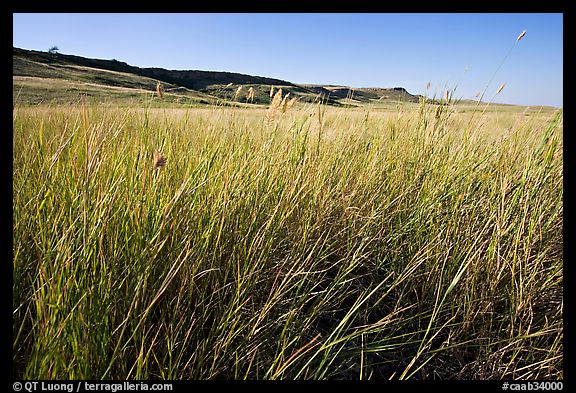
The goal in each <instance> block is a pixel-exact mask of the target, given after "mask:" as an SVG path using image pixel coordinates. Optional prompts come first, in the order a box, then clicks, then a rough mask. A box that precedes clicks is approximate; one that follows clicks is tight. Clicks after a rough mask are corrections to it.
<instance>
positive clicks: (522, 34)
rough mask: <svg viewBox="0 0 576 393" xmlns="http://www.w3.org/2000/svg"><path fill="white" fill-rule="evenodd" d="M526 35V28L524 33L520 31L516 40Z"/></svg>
mask: <svg viewBox="0 0 576 393" xmlns="http://www.w3.org/2000/svg"><path fill="white" fill-rule="evenodd" d="M525 35H526V30H524V31H523V32H522V33H520V35H519V36H518V38H517V39H516V42H518V41H520V40H521V39H522V37H524V36H525Z"/></svg>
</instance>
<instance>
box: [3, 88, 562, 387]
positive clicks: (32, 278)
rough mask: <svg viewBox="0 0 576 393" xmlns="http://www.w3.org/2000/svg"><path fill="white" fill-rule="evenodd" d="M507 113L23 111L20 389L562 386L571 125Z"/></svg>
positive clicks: (18, 200)
mask: <svg viewBox="0 0 576 393" xmlns="http://www.w3.org/2000/svg"><path fill="white" fill-rule="evenodd" d="M24 82H25V81H24V80H23V81H22V83H24ZM499 108H502V107H489V109H488V110H487V111H485V112H484V113H480V111H479V110H473V107H472V106H469V107H464V106H453V105H449V106H436V105H431V104H425V103H422V104H420V105H419V104H404V105H399V106H397V107H394V106H392V107H390V108H371V107H366V108H351V109H345V108H330V107H325V106H322V105H312V104H306V105H297V106H295V107H294V108H291V109H290V110H288V111H286V113H281V112H280V111H276V112H275V113H271V112H270V111H269V110H267V109H265V108H260V109H244V108H229V107H228V108H223V107H217V106H211V107H207V108H204V109H198V108H189V109H186V108H161V107H160V108H151V107H149V106H147V105H141V106H139V107H136V106H134V107H132V108H116V107H115V106H113V105H110V106H106V105H96V104H90V103H88V104H87V105H86V106H84V105H82V103H81V102H80V103H78V104H77V105H56V104H54V105H51V106H47V105H43V106H37V107H34V106H19V105H16V106H15V108H14V111H13V125H14V128H13V256H14V257H13V268H14V269H13V303H12V307H13V318H14V319H13V333H14V340H13V374H14V376H15V378H26V379H52V378H58V379H76V378H81V379H101V378H104V379H390V378H391V379H463V378H465V379H493V378H495V379H499V378H506V379H528V378H538V379H551V380H556V379H560V378H562V377H563V344H562V340H563V322H562V316H563V291H562V288H563V238H562V231H563V227H562V221H563V189H562V184H563V175H562V160H563V157H562V132H563V122H562V112H561V111H553V110H550V109H542V108H540V109H538V110H535V109H531V110H525V109H524V108H520V109H517V108H515V107H509V108H507V109H505V110H502V109H499ZM481 109H482V107H481V108H480V110H481ZM155 151H159V152H160V153H161V154H162V155H163V156H164V157H165V158H166V163H165V165H163V166H158V165H157V167H156V168H154V162H155V161H154V160H155Z"/></svg>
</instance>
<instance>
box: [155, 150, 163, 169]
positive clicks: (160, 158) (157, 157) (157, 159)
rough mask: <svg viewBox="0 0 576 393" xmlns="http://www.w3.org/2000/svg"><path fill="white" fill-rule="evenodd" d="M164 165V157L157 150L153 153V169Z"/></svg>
mask: <svg viewBox="0 0 576 393" xmlns="http://www.w3.org/2000/svg"><path fill="white" fill-rule="evenodd" d="M164 165H166V157H164V156H163V155H162V153H160V152H159V151H158V150H156V152H155V153H154V169H158V168H161V167H163V166H164Z"/></svg>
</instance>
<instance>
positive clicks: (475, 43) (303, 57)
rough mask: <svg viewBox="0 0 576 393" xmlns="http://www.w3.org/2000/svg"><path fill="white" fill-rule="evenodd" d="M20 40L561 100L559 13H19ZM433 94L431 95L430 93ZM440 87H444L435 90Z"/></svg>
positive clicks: (192, 62) (247, 70)
mask: <svg viewBox="0 0 576 393" xmlns="http://www.w3.org/2000/svg"><path fill="white" fill-rule="evenodd" d="M13 21H14V30H13V33H14V38H13V44H14V46H15V47H18V48H25V49H34V50H42V51H47V50H48V49H49V48H50V47H52V46H58V48H59V49H60V53H65V54H73V55H79V56H85V57H91V58H100V59H113V58H114V59H117V60H120V61H125V62H127V63H128V64H131V65H134V66H139V67H162V68H167V69H178V70H186V69H195V70H209V71H230V72H239V73H243V74H250V75H258V76H267V77H271V78H278V79H283V80H287V81H290V82H294V83H317V84H336V85H346V86H352V87H396V86H401V87H405V88H406V89H407V90H408V92H410V93H412V94H425V89H426V84H427V83H428V82H431V85H432V87H431V89H430V91H429V92H430V93H434V91H438V92H441V91H443V90H444V89H445V88H446V87H448V88H450V89H451V88H454V87H455V86H457V89H456V96H457V97H463V98H473V97H474V95H475V94H476V92H478V91H482V90H484V88H485V87H486V85H487V84H488V82H489V81H490V79H491V78H492V75H493V74H494V72H495V71H496V70H497V69H498V67H499V65H500V64H501V63H502V60H503V59H504V57H505V56H506V55H507V54H508V53H509V52H510V48H511V47H512V46H513V45H514V42H515V41H516V38H517V37H518V35H519V34H520V33H521V32H522V31H523V30H526V31H527V33H526V35H525V37H524V38H523V39H522V40H521V41H520V42H518V44H517V45H516V46H515V47H514V49H513V50H512V51H511V52H510V53H509V56H508V58H507V59H506V61H505V62H504V64H503V65H502V67H501V68H500V69H499V70H498V72H497V73H496V75H495V76H494V79H493V81H492V82H491V83H490V85H489V87H488V89H487V92H486V95H485V100H487V99H490V98H492V96H493V95H494V93H495V92H496V90H497V89H498V87H499V86H500V85H501V84H502V83H506V87H505V88H504V90H503V91H502V92H501V93H500V94H499V95H498V96H497V97H496V98H495V100H494V101H495V102H502V103H510V104H520V105H552V106H562V105H563V100H562V96H563V15H562V14H510V13H508V14H474V13H470V14H361V13H355V14H343V13H326V14H322V13H313V14H263V13H259V14H166V13H165V14H71V13H70V14H13ZM428 95H430V94H428ZM439 95H441V93H439Z"/></svg>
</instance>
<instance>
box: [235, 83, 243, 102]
mask: <svg viewBox="0 0 576 393" xmlns="http://www.w3.org/2000/svg"><path fill="white" fill-rule="evenodd" d="M241 91H242V85H240V86H238V88H237V89H236V93H235V94H234V101H236V99H237V98H238V96H239V95H240V92H241Z"/></svg>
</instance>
